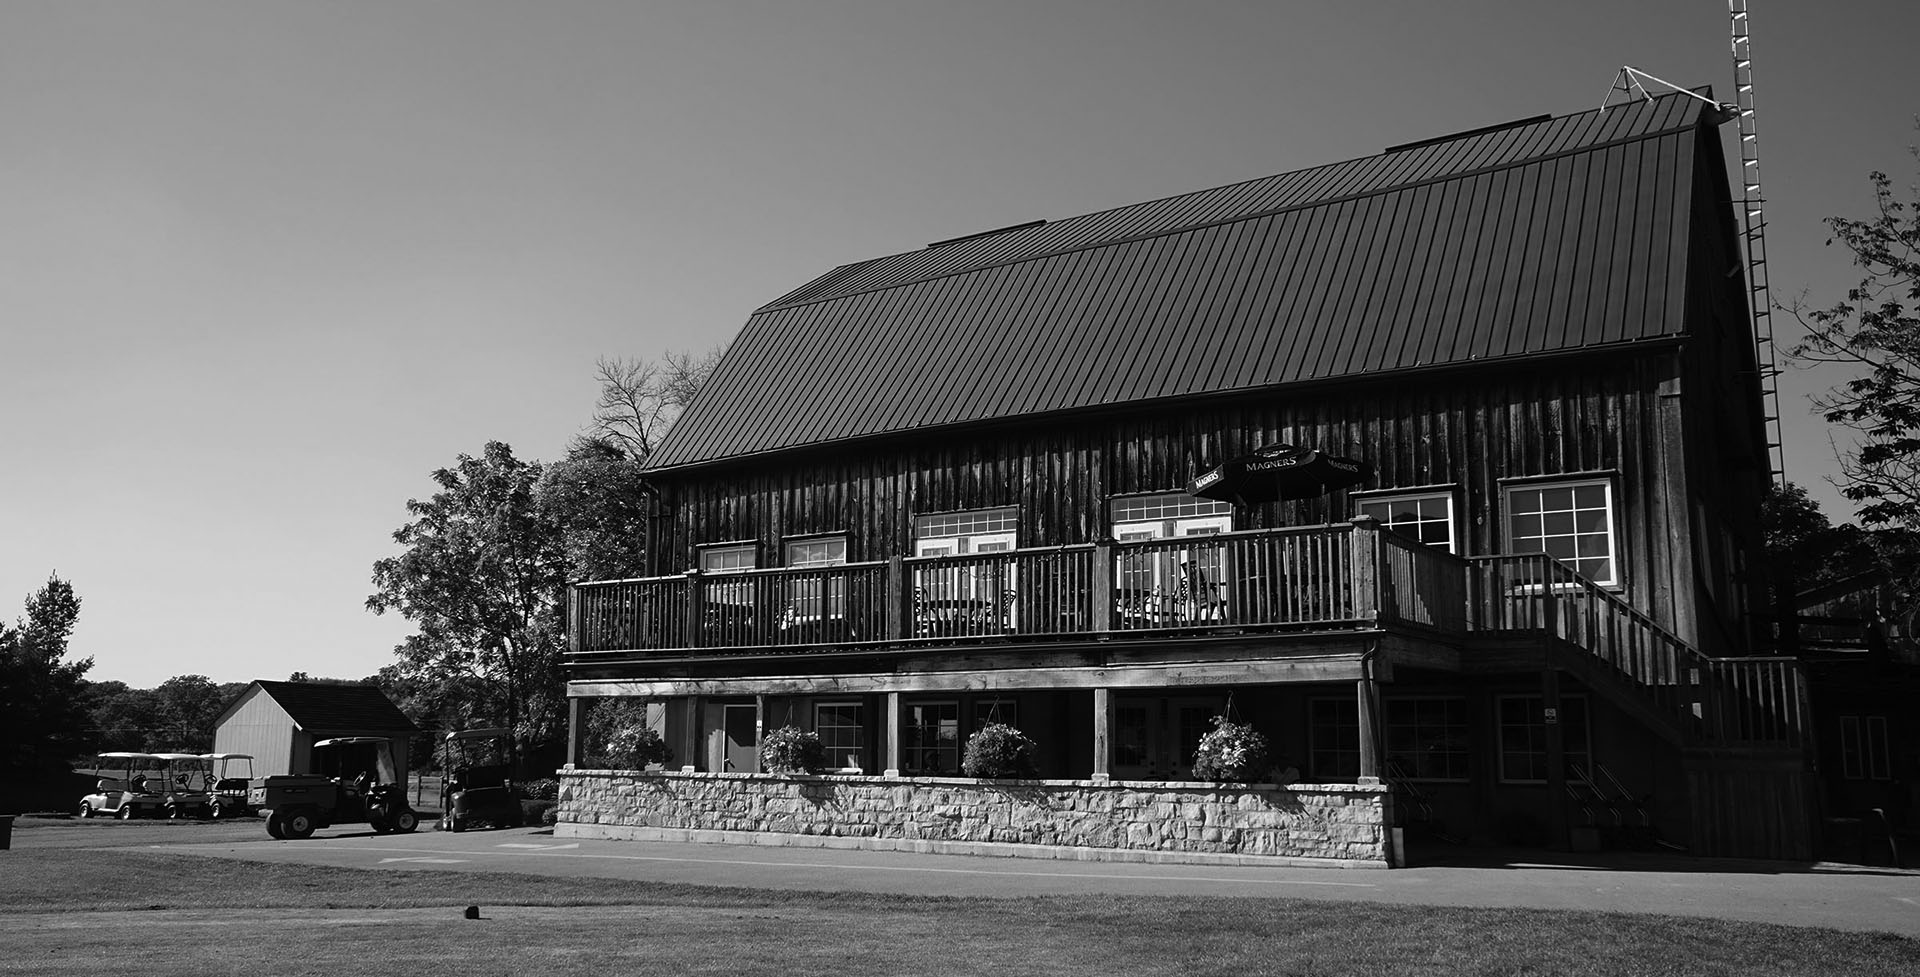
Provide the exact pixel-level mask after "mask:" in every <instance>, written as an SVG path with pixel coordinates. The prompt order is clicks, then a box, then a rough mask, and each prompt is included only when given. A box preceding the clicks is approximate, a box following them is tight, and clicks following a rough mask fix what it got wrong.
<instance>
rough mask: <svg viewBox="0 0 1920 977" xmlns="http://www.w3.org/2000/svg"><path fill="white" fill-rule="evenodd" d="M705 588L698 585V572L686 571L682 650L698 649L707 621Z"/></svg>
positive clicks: (681, 637) (681, 638)
mask: <svg viewBox="0 0 1920 977" xmlns="http://www.w3.org/2000/svg"><path fill="white" fill-rule="evenodd" d="M706 600H707V588H705V587H703V586H701V585H700V571H699V570H688V571H687V619H686V621H685V622H684V625H685V628H686V631H685V633H683V634H682V635H681V636H680V640H681V645H680V646H681V647H682V648H698V647H700V637H701V634H700V632H701V630H702V628H703V627H704V626H705V624H706V620H707V607H706Z"/></svg>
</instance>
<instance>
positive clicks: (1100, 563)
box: [1089, 539, 1113, 635]
mask: <svg viewBox="0 0 1920 977" xmlns="http://www.w3.org/2000/svg"><path fill="white" fill-rule="evenodd" d="M1090 584H1091V587H1090V588H1089V589H1090V590H1091V591H1092V593H1091V594H1090V595H1089V601H1090V603H1091V605H1092V611H1093V620H1092V621H1091V622H1089V623H1090V624H1091V626H1092V630H1093V633H1095V634H1101V635H1104V634H1106V633H1107V632H1109V631H1112V630H1113V540H1111V539H1096V540H1094V541H1093V579H1092V580H1091V581H1090Z"/></svg>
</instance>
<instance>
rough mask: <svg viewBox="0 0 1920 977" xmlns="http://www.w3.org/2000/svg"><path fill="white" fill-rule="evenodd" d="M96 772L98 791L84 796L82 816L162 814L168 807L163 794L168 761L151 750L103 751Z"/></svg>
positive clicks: (133, 816) (151, 815)
mask: <svg viewBox="0 0 1920 977" xmlns="http://www.w3.org/2000/svg"><path fill="white" fill-rule="evenodd" d="M94 774H95V775H96V776H98V777H99V778H100V779H99V780H98V781H96V782H95V783H94V788H95V790H94V792H93V793H91V794H88V795H87V796H85V797H82V798H80V816H81V817H83V818H91V817H96V816H99V817H117V818H119V819H120V820H122V821H131V820H133V819H134V818H138V817H159V816H160V814H161V813H162V812H164V811H165V810H166V806H167V802H166V798H165V797H164V796H162V794H161V793H160V789H161V788H162V787H163V786H165V784H166V781H165V780H163V779H162V778H163V777H164V776H165V775H166V771H165V763H164V761H162V760H161V759H160V758H159V757H157V756H155V755H153V754H151V753H118V752H116V753H102V754H100V760H99V763H98V764H97V765H96V766H95V767H94Z"/></svg>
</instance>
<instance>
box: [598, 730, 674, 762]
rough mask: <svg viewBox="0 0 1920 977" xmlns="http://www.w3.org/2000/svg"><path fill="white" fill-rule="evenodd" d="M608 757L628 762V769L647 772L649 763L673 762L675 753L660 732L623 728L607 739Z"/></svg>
mask: <svg viewBox="0 0 1920 977" xmlns="http://www.w3.org/2000/svg"><path fill="white" fill-rule="evenodd" d="M607 756H608V757H609V758H612V759H614V760H616V761H618V760H625V761H627V765H626V769H630V770H645V769H646V768H647V764H649V763H659V764H667V763H671V762H672V761H673V751H672V750H671V749H668V748H667V741H666V740H664V739H662V738H661V736H660V734H659V733H658V732H655V731H654V730H653V729H652V728H651V727H647V726H637V725H636V726H622V727H620V728H618V729H616V730H614V731H613V733H612V734H611V735H609V736H608V737H607Z"/></svg>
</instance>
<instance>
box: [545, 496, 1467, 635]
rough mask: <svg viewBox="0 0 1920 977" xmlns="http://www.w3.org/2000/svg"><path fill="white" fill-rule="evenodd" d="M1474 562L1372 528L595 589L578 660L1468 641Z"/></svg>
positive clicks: (688, 577) (694, 576) (578, 626)
mask: <svg viewBox="0 0 1920 977" xmlns="http://www.w3.org/2000/svg"><path fill="white" fill-rule="evenodd" d="M1465 566H1466V564H1465V562H1464V561H1461V560H1459V559H1457V558H1455V557H1452V556H1448V555H1447V554H1445V553H1440V552H1437V551H1435V550H1432V549H1430V548H1428V547H1424V546H1421V545H1419V544H1417V543H1412V542H1410V541H1406V540H1402V539H1400V538H1399V537H1396V536H1392V535H1390V534H1386V533H1382V532H1380V531H1379V530H1378V529H1376V528H1375V527H1374V526H1373V524H1372V523H1370V522H1367V521H1363V522H1361V523H1359V524H1357V525H1343V526H1318V527H1309V528H1301V529H1281V530H1267V531H1258V532H1240V533H1220V534H1216V535H1205V536H1182V537H1175V538H1165V539H1146V540H1128V541H1124V542H1103V543H1097V544H1089V545H1081V546H1061V547H1046V548H1035V549H1021V550H1008V551H1004V552H991V553H974V554H968V555H961V556H927V557H909V558H905V559H897V560H891V561H887V562H876V563H851V564H845V565H841V566H830V567H811V568H804V569H772V570H747V571H742V572H735V573H698V572H689V573H685V574H676V575H674V576H670V577H652V578H646V579H639V580H616V581H603V582H594V583H583V584H580V585H578V586H576V587H575V588H574V590H573V595H572V607H571V608H570V620H571V622H572V651H573V652H574V653H575V654H576V655H581V654H584V655H593V654H594V653H599V652H625V651H638V650H659V651H680V652H698V651H707V652H718V651H722V650H727V649H740V650H748V649H797V648H803V647H818V646H824V645H835V646H838V645H857V644H864V643H872V642H889V643H901V642H928V643H937V642H943V641H945V642H951V641H954V640H973V641H978V640H1003V641H1004V640H1013V641H1020V640H1045V639H1064V638H1071V637H1075V636H1087V635H1096V634H1097V635H1105V636H1107V637H1130V636H1136V635H1138V636H1145V635H1152V634H1164V633H1168V632H1180V631H1196V630H1220V629H1241V630H1249V629H1251V630H1285V629H1302V630H1313V629H1338V628H1360V627H1374V626H1377V625H1378V623H1379V622H1381V621H1386V622H1390V623H1393V624H1397V625H1403V626H1410V627H1416V628H1428V629H1433V630H1437V631H1446V632H1460V631H1463V630H1464V629H1465V625H1466V620H1467V616H1468V615H1467V606H1466V573H1465Z"/></svg>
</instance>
